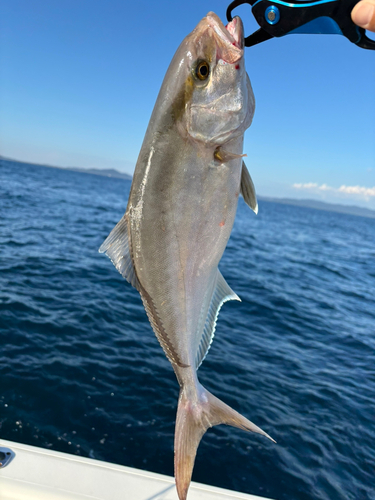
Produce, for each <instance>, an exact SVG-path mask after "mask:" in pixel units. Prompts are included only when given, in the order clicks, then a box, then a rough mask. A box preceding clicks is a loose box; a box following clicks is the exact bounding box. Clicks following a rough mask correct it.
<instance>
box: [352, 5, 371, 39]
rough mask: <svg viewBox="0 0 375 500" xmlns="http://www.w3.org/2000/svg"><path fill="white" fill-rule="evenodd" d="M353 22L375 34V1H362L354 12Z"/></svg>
mask: <svg viewBox="0 0 375 500" xmlns="http://www.w3.org/2000/svg"><path fill="white" fill-rule="evenodd" d="M352 20H353V22H354V23H355V24H357V25H358V26H360V27H361V28H365V29H366V30H370V31H374V32H375V0H361V1H360V2H358V3H357V5H356V6H355V7H354V9H353V10H352Z"/></svg>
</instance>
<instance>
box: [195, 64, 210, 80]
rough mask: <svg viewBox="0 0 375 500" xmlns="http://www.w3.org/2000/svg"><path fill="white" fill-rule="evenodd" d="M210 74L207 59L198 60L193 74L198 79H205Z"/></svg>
mask: <svg viewBox="0 0 375 500" xmlns="http://www.w3.org/2000/svg"><path fill="white" fill-rule="evenodd" d="M209 74H210V66H209V64H208V62H207V61H199V63H198V64H197V67H196V68H195V76H196V77H197V78H199V80H207V78H208V75H209Z"/></svg>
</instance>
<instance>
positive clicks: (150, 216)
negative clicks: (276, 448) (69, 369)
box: [99, 12, 272, 500]
mask: <svg viewBox="0 0 375 500" xmlns="http://www.w3.org/2000/svg"><path fill="white" fill-rule="evenodd" d="M254 109H255V100H254V94H253V91H252V87H251V83H250V79H249V77H248V75H247V73H246V69H245V63H244V29H243V24H242V21H241V19H240V18H239V17H235V18H234V19H233V20H232V21H231V22H230V23H229V24H228V25H227V26H224V25H223V23H222V22H221V20H220V18H219V17H218V16H217V15H216V14H215V13H213V12H209V13H208V14H207V15H206V16H205V17H204V18H203V19H202V20H201V21H200V22H199V23H198V25H197V26H196V27H195V29H194V30H193V31H192V32H191V33H190V34H189V35H188V36H187V37H186V38H185V39H184V40H183V41H182V43H181V45H180V46H179V48H178V49H177V52H176V53H175V55H174V57H173V59H172V61H171V63H170V66H169V68H168V70H167V72H166V75H165V77H164V80H163V83H162V86H161V89H160V92H159V95H158V97H157V100H156V103H155V107H154V110H153V112H152V115H151V119H150V122H149V125H148V128H147V131H146V134H145V137H144V140H143V144H142V147H141V150H140V153H139V157H138V160H137V163H136V167H135V171H134V176H133V181H132V186H131V190H130V195H129V199H128V205H127V208H126V212H125V214H124V216H123V217H122V218H121V220H120V221H119V222H118V224H117V225H116V226H115V228H114V229H113V230H112V232H111V233H110V234H109V236H108V237H107V239H106V240H105V241H104V243H103V244H102V245H101V247H100V249H99V251H100V252H101V253H106V254H107V256H108V257H109V258H110V259H111V261H112V262H113V264H114V265H115V267H116V269H117V270H118V271H119V272H120V274H121V275H122V276H123V277H124V278H125V279H126V280H127V281H128V282H129V283H130V284H131V285H132V286H133V287H134V288H136V289H137V290H138V292H139V293H140V296H141V298H142V301H143V305H144V308H145V310H146V313H147V316H148V318H149V321H150V323H151V326H152V328H153V330H154V332H155V335H156V337H157V339H158V340H159V343H160V344H161V347H162V348H163V350H164V352H165V355H166V357H167V358H168V360H169V361H170V363H171V364H172V367H173V370H174V372H175V374H176V377H177V380H178V383H179V385H180V394H179V399H178V408H177V416H176V425H175V438H174V453H175V455H174V471H175V481H176V488H177V493H178V496H179V499H180V500H186V498H187V493H188V488H189V485H190V482H191V476H192V471H193V466H194V461H195V457H196V453H197V448H198V445H199V442H200V440H201V438H202V437H203V435H204V433H205V432H206V430H207V429H208V428H210V427H212V426H214V425H218V424H227V425H231V426H234V427H239V428H240V429H244V430H247V431H253V432H256V433H259V434H262V435H263V436H266V437H268V438H269V439H271V440H272V438H271V437H270V436H269V435H268V434H267V433H266V432H264V431H263V430H262V429H260V428H259V427H258V426H256V425H255V424H253V423H252V422H250V421H249V420H248V419H246V418H245V417H243V416H242V415H240V414H239V413H238V412H237V411H235V410H233V409H232V408H231V407H229V406H228V405H227V404H225V403H224V402H222V401H221V400H219V399H218V398H216V397H215V396H214V395H212V394H211V393H210V392H209V391H207V390H206V389H205V388H204V387H203V386H202V385H201V384H200V382H199V380H198V376H197V370H198V368H199V366H200V365H201V363H202V361H203V360H204V358H205V356H206V354H207V351H208V350H209V348H210V345H211V343H212V339H213V336H214V332H215V327H216V322H217V318H218V314H219V310H220V308H221V306H222V305H223V303H224V302H226V301H229V300H240V299H239V297H238V296H237V295H236V293H235V292H234V291H233V290H232V289H231V288H230V286H229V285H228V283H227V282H226V281H225V279H224V277H223V276H222V274H221V272H220V271H219V268H218V264H219V261H220V259H221V257H222V254H223V252H224V249H225V247H226V245H227V242H228V239H229V236H230V233H231V231H232V227H233V223H234V219H235V214H236V210H237V204H238V198H239V195H240V193H242V195H243V198H244V200H245V202H246V203H247V204H248V205H249V207H250V208H251V209H252V210H253V211H254V212H255V213H257V211H258V203H257V199H256V193H255V188H254V184H253V182H252V179H251V176H250V174H249V172H248V170H247V168H246V165H245V163H244V160H243V157H244V156H245V155H244V154H243V138H244V132H245V130H246V129H247V128H248V127H249V126H250V124H251V122H252V119H253V115H254Z"/></svg>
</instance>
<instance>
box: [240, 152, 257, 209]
mask: <svg viewBox="0 0 375 500" xmlns="http://www.w3.org/2000/svg"><path fill="white" fill-rule="evenodd" d="M241 194H242V196H243V199H244V200H245V203H246V204H247V205H249V207H250V208H251V210H253V211H254V212H255V213H256V214H257V213H258V202H257V195H256V193H255V187H254V183H253V181H252V179H251V176H250V174H249V171H248V170H247V168H246V165H245V162H244V161H243V162H242V172H241Z"/></svg>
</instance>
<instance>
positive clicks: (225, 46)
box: [206, 12, 244, 64]
mask: <svg viewBox="0 0 375 500" xmlns="http://www.w3.org/2000/svg"><path fill="white" fill-rule="evenodd" d="M206 22H207V23H208V25H209V27H210V28H211V29H212V30H213V31H214V33H215V39H216V43H217V46H218V48H219V49H220V50H219V53H220V58H221V59H223V60H224V61H225V62H228V63H230V64H233V63H235V62H237V61H238V60H239V59H241V58H242V56H243V53H244V29H243V24H242V21H241V19H240V18H239V17H238V16H236V17H235V18H233V20H232V21H231V22H230V23H228V24H227V25H226V26H224V24H223V23H222V22H221V20H220V18H219V17H218V16H217V15H216V14H215V13H214V12H209V13H208V14H207V16H206Z"/></svg>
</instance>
